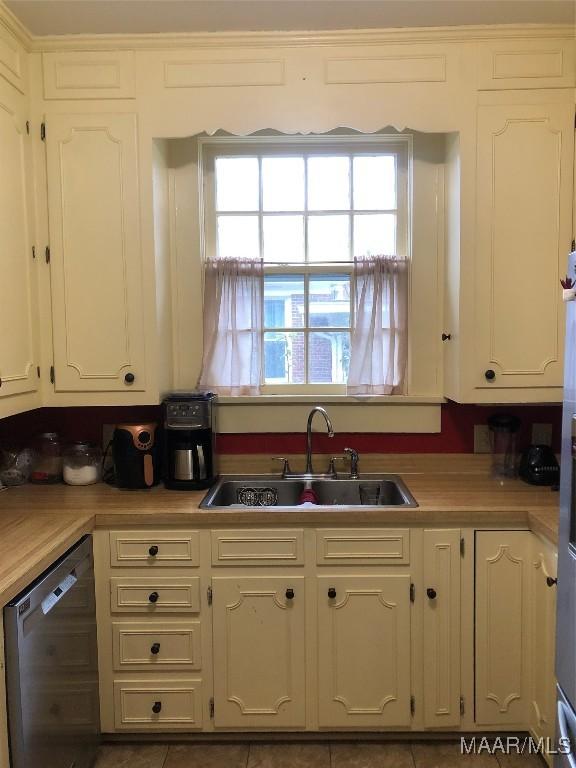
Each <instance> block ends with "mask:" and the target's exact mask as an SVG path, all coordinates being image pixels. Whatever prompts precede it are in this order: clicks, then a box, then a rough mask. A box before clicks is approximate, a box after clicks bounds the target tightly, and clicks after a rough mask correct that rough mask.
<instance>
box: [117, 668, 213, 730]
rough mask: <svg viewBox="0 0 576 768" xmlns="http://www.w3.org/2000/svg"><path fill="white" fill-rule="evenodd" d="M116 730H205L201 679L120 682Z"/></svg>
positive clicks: (118, 683)
mask: <svg viewBox="0 0 576 768" xmlns="http://www.w3.org/2000/svg"><path fill="white" fill-rule="evenodd" d="M114 721H115V725H116V728H121V729H126V730H134V729H138V728H146V729H147V730H158V731H162V730H173V729H179V728H183V729H186V730H190V729H196V728H201V727H202V683H201V681H200V680H164V681H161V682H160V681H159V682H157V683H150V681H148V680H116V681H115V682H114Z"/></svg>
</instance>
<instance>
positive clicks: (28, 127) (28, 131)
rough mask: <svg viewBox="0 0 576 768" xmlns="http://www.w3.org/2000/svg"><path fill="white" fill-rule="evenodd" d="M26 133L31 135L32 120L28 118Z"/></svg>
mask: <svg viewBox="0 0 576 768" xmlns="http://www.w3.org/2000/svg"><path fill="white" fill-rule="evenodd" d="M26 133H27V134H28V136H30V120H26Z"/></svg>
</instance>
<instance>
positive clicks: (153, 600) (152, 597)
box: [148, 592, 160, 603]
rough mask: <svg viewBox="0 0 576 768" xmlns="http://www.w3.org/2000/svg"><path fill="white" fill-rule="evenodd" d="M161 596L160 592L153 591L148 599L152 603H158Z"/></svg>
mask: <svg viewBox="0 0 576 768" xmlns="http://www.w3.org/2000/svg"><path fill="white" fill-rule="evenodd" d="M159 597H160V595H159V594H158V592H152V594H151V595H148V600H149V601H150V602H151V603H157V602H158V598H159Z"/></svg>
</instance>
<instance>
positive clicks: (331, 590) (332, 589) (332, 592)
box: [328, 587, 336, 600]
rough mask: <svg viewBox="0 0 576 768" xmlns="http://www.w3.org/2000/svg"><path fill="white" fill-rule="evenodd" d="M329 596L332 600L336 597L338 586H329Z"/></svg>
mask: <svg viewBox="0 0 576 768" xmlns="http://www.w3.org/2000/svg"><path fill="white" fill-rule="evenodd" d="M328 597H329V598H330V600H334V598H335V597H336V587H329V588H328Z"/></svg>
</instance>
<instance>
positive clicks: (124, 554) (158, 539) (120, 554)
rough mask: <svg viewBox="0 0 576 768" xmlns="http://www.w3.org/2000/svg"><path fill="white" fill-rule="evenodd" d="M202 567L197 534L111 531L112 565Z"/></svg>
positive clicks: (191, 532)
mask: <svg viewBox="0 0 576 768" xmlns="http://www.w3.org/2000/svg"><path fill="white" fill-rule="evenodd" d="M199 564H200V551H199V545H198V531H111V532H110V565H111V566H112V567H113V568H114V567H117V566H123V567H124V566H137V567H142V566H147V565H149V566H155V567H157V568H158V567H161V566H179V567H182V566H188V567H197V566H198V565H199Z"/></svg>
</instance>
